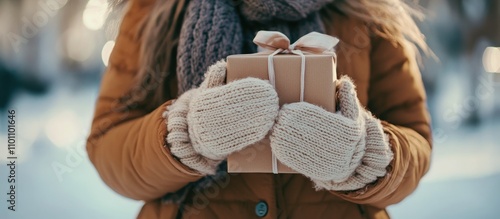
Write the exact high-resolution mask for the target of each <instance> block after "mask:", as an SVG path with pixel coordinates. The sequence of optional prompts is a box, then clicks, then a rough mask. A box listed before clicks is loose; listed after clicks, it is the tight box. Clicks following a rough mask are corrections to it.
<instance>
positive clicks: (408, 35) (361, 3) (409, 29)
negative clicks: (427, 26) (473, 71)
mask: <svg viewBox="0 0 500 219" xmlns="http://www.w3.org/2000/svg"><path fill="white" fill-rule="evenodd" d="M335 7H337V8H338V9H339V10H340V11H341V12H343V13H345V14H347V15H349V16H352V17H356V18H357V19H360V20H361V21H363V22H365V23H366V24H367V25H368V27H369V28H370V30H371V31H372V32H373V33H374V34H376V35H378V36H380V37H383V38H385V39H387V40H391V41H392V42H396V43H399V44H407V42H408V41H409V42H410V45H412V46H414V47H416V46H418V48H420V49H421V50H422V51H423V52H424V53H425V54H426V55H429V56H434V53H433V52H432V50H431V49H430V48H429V46H428V45H427V43H426V42H425V36H424V35H423V34H422V32H421V31H420V29H419V28H418V26H417V24H416V23H415V20H414V18H416V19H418V20H419V21H422V20H423V19H424V18H425V14H424V13H423V9H422V8H421V7H420V6H419V5H418V4H417V1H413V2H412V3H407V2H406V1H403V0H354V1H353V0H340V1H337V4H336V5H335ZM415 49H416V48H415ZM415 51H416V52H417V53H418V50H415Z"/></svg>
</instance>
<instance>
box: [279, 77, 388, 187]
mask: <svg viewBox="0 0 500 219" xmlns="http://www.w3.org/2000/svg"><path fill="white" fill-rule="evenodd" d="M338 100H339V111H338V112H337V113H331V112H328V111H326V110H324V109H322V108H321V107H318V106H315V105H312V104H309V103H306V102H300V103H292V104H287V105H284V106H283V107H282V109H281V110H280V113H279V115H278V118H277V122H276V124H275V126H274V128H273V132H272V134H271V138H270V139H271V147H272V150H273V152H274V153H275V155H276V157H277V158H278V159H279V160H280V161H281V162H282V163H284V164H285V165H287V166H289V167H291V168H292V169H295V170H296V171H298V172H300V173H302V174H304V175H305V176H307V177H309V178H311V179H312V181H313V182H315V184H316V187H317V188H318V189H328V190H356V189H360V188H362V187H364V186H366V185H367V184H369V183H372V182H374V181H375V180H377V177H382V176H384V175H385V174H386V167H387V166H388V165H389V163H390V161H391V160H392V157H393V154H392V151H391V149H390V147H389V143H388V139H387V138H386V137H385V134H384V132H383V129H382V126H381V123H380V121H379V120H377V119H376V118H374V117H373V116H372V115H371V114H370V113H369V112H367V111H366V110H365V109H363V108H362V106H361V105H360V104H359V101H358V98H357V96H356V90H355V87H354V84H353V83H352V81H351V80H350V79H349V78H347V77H343V78H342V79H341V80H340V83H339V89H338Z"/></svg>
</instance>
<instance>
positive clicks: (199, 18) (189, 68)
mask: <svg viewBox="0 0 500 219" xmlns="http://www.w3.org/2000/svg"><path fill="white" fill-rule="evenodd" d="M332 1H333V0H191V1H190V2H189V5H188V9H187V11H186V14H185V16H184V23H183V24H182V30H181V34H180V40H179V46H178V48H177V78H178V82H179V94H182V93H183V92H185V91H187V90H189V89H191V88H194V87H197V86H198V85H199V84H201V82H202V81H203V74H204V73H205V71H206V70H207V68H208V66H210V65H212V64H214V63H215V62H216V61H219V60H221V59H223V58H226V57H227V56H228V55H232V54H242V53H253V52H256V50H257V47H256V46H255V45H254V44H253V43H252V39H253V37H254V36H255V34H256V32H257V31H259V30H275V31H280V32H282V33H284V34H285V35H287V36H288V37H289V38H290V40H291V41H295V40H297V39H298V38H300V37H301V36H303V35H305V34H307V33H309V32H312V31H317V32H324V30H323V26H322V23H321V20H320V17H319V14H318V13H317V12H318V11H319V10H320V9H321V8H322V7H324V6H325V5H326V4H328V3H330V2H332Z"/></svg>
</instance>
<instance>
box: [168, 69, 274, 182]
mask: <svg viewBox="0 0 500 219" xmlns="http://www.w3.org/2000/svg"><path fill="white" fill-rule="evenodd" d="M225 76H226V63H225V62H224V61H220V62H218V63H216V64H215V65H213V66H211V67H210V68H209V70H208V72H207V73H206V74H205V80H204V81H203V83H202V84H201V85H200V87H199V88H197V89H192V90H190V91H187V92H186V93H184V94H183V95H181V96H180V97H179V99H178V100H177V101H175V102H174V103H173V104H172V105H171V106H170V107H168V108H167V112H166V118H167V120H168V121H167V130H168V132H169V133H168V135H167V143H168V144H169V146H170V150H171V152H172V154H173V155H174V156H176V157H177V158H179V160H180V161H181V162H182V163H183V164H185V165H186V166H188V167H190V168H192V169H195V170H197V171H199V172H200V173H203V174H213V173H214V172H215V170H216V167H217V165H218V164H219V163H220V162H221V161H222V160H224V159H225V158H226V157H227V156H228V155H229V154H231V153H233V152H236V151H238V150H241V149H243V148H244V147H246V146H248V145H251V144H254V143H256V142H258V141H260V140H262V139H263V138H264V137H265V136H266V135H267V133H268V132H269V130H271V128H272V126H273V124H274V121H275V118H276V116H277V115H278V110H279V105H278V104H279V103H278V95H277V93H276V91H275V90H274V88H273V87H272V85H271V84H269V83H268V82H266V81H263V80H260V79H256V78H246V79H242V80H238V81H233V82H231V83H228V84H226V85H223V84H224V80H225Z"/></svg>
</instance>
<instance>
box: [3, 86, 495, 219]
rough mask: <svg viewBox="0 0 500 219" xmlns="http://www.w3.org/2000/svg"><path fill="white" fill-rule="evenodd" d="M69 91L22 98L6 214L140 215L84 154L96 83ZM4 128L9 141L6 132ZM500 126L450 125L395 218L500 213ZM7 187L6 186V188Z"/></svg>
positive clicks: (463, 218) (395, 208)
mask: <svg viewBox="0 0 500 219" xmlns="http://www.w3.org/2000/svg"><path fill="white" fill-rule="evenodd" d="M69 90H71V89H69V88H68V87H58V88H54V89H52V90H51V92H50V93H49V94H48V95H45V96H42V97H33V96H29V95H25V94H20V95H19V96H18V97H16V102H15V103H13V107H14V108H15V109H16V110H17V111H18V113H17V115H18V121H19V123H18V125H19V126H18V130H19V137H18V142H19V144H20V145H19V146H18V149H17V150H18V153H19V157H20V160H19V162H20V164H19V166H18V196H17V206H16V207H17V211H16V212H15V213H12V212H7V210H6V207H5V202H4V201H2V203H4V204H2V205H1V208H0V215H2V217H1V218H35V217H36V218H53V219H58V218H61V219H63V218H64V219H65V218H74V219H80V218H81V219H84V218H85V219H86V218H125V219H126V218H135V216H136V214H137V212H138V211H139V210H140V207H141V205H142V203H141V202H139V201H134V200H130V199H126V198H124V197H121V196H120V195H118V194H116V193H115V192H113V191H112V190H110V189H109V188H108V187H107V186H106V185H105V184H104V183H103V182H102V181H101V179H100V178H99V176H98V174H97V172H96V171H95V169H94V168H93V166H92V165H91V164H90V162H89V160H88V158H87V156H86V154H85V150H84V145H85V138H86V136H87V134H88V128H89V125H90V120H91V117H92V111H93V103H94V100H95V98H96V95H97V87H96V86H93V87H88V88H85V89H80V90H78V91H69ZM2 116H3V115H2ZM2 121H3V120H2ZM2 128H3V127H2ZM0 130H1V132H0V137H1V141H4V140H3V139H5V130H4V129H0ZM499 130H500V119H497V120H491V121H487V122H486V123H484V124H482V125H481V126H479V127H474V128H460V129H456V130H449V131H448V133H447V135H446V138H442V139H441V140H440V141H439V142H438V143H436V144H435V146H434V151H433V158H432V160H433V162H432V167H431V169H430V171H429V173H428V174H427V175H426V177H425V178H424V179H423V181H422V182H421V184H420V186H419V188H418V189H417V190H416V191H415V192H414V193H413V194H412V195H411V196H410V197H408V198H407V199H405V200H404V201H403V202H401V203H399V204H397V205H394V206H391V207H390V208H389V212H390V214H391V215H392V216H393V218H396V219H399V218H401V219H403V218H404V219H413V218H415V219H417V218H419V219H420V218H426V219H432V218H436V219H437V218H455V219H468V218H498V216H496V214H497V211H498V210H497V208H498V206H499V205H498V203H500V188H499V185H500V144H499V142H500V132H499ZM5 153H6V152H5V150H4V148H1V149H0V163H1V166H2V167H0V169H1V170H2V171H1V172H0V177H1V178H0V180H2V181H3V179H4V177H6V175H5V172H4V171H3V170H5V169H4V168H5V160H1V159H5V157H6V154H5ZM61 167H64V170H65V172H61V170H60V168H61ZM58 170H59V171H58ZM0 185H5V184H0ZM5 189H6V188H0V190H1V191H2V193H4V191H5ZM3 198H5V196H2V200H3ZM4 215H5V216H6V217H4Z"/></svg>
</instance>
